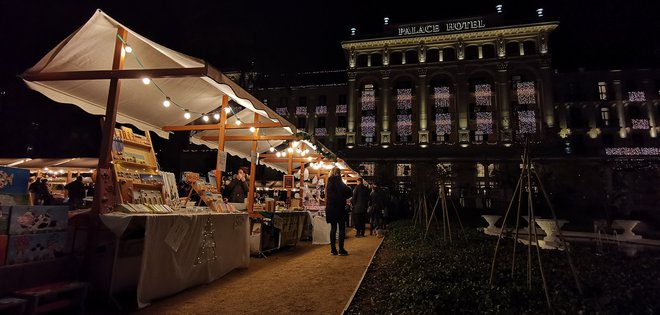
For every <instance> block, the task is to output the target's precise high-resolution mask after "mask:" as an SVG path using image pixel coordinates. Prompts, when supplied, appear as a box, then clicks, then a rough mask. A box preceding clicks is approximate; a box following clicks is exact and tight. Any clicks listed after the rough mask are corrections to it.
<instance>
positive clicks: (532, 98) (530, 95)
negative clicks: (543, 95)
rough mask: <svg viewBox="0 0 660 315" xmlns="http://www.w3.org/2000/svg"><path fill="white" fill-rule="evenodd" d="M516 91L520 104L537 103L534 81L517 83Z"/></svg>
mask: <svg viewBox="0 0 660 315" xmlns="http://www.w3.org/2000/svg"><path fill="white" fill-rule="evenodd" d="M516 92H517V94H518V104H536V92H535V89H534V82H533V81H530V82H519V83H516Z"/></svg>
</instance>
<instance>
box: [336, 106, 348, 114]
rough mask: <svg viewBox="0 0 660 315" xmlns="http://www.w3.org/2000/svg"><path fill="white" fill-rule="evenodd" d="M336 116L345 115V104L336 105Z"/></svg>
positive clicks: (346, 109) (346, 110)
mask: <svg viewBox="0 0 660 315" xmlns="http://www.w3.org/2000/svg"><path fill="white" fill-rule="evenodd" d="M336 111H337V114H346V113H347V112H348V106H347V105H346V104H341V105H337V109H336Z"/></svg>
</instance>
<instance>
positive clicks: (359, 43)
mask: <svg viewBox="0 0 660 315" xmlns="http://www.w3.org/2000/svg"><path fill="white" fill-rule="evenodd" d="M557 26H559V22H546V23H539V24H526V25H518V26H503V27H495V28H489V29H484V30H480V31H473V30H471V31H466V32H455V33H448V34H446V33H445V34H437V35H426V36H407V37H382V38H371V39H361V40H351V41H343V42H342V43H341V47H342V48H343V49H346V50H351V49H353V50H356V51H364V50H381V49H383V48H384V47H388V48H389V49H396V48H402V47H412V46H414V47H417V46H418V45H420V44H423V45H424V46H426V47H433V46H436V45H438V46H442V45H446V44H449V43H453V42H457V41H458V40H462V41H463V42H464V43H465V44H470V43H473V42H480V41H486V40H489V41H491V40H497V38H499V37H503V38H507V39H516V38H524V37H529V36H530V35H533V36H536V35H538V34H540V33H548V32H551V31H553V30H554V29H555V28H557Z"/></svg>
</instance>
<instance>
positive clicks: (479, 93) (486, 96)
mask: <svg viewBox="0 0 660 315" xmlns="http://www.w3.org/2000/svg"><path fill="white" fill-rule="evenodd" d="M492 96H493V93H492V92H491V90H490V84H477V85H475V86H474V98H475V102H476V104H477V105H478V106H490V105H491V97H492Z"/></svg>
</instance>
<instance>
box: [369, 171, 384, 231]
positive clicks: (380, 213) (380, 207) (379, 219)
mask: <svg viewBox="0 0 660 315" xmlns="http://www.w3.org/2000/svg"><path fill="white" fill-rule="evenodd" d="M371 189H372V191H371V195H370V196H369V199H370V200H369V206H370V207H371V209H372V212H371V227H370V229H369V235H373V234H374V230H378V229H384V228H385V219H384V213H385V212H386V211H387V209H386V207H387V200H386V199H387V196H386V195H385V192H384V191H383V190H382V189H380V187H378V184H376V183H373V184H371Z"/></svg>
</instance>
